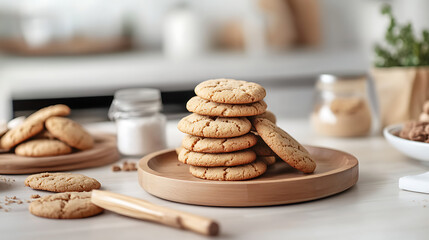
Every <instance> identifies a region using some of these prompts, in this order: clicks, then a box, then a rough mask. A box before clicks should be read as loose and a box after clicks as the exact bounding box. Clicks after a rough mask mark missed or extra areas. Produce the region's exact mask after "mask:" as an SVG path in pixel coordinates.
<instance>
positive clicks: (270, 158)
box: [258, 156, 277, 166]
mask: <svg viewBox="0 0 429 240" xmlns="http://www.w3.org/2000/svg"><path fill="white" fill-rule="evenodd" d="M258 159H259V160H261V161H263V162H264V163H265V164H267V166H271V165H273V164H274V163H276V159H277V157H276V156H263V157H259V156H258Z"/></svg>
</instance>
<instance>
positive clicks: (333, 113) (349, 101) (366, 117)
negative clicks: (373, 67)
mask: <svg viewBox="0 0 429 240" xmlns="http://www.w3.org/2000/svg"><path fill="white" fill-rule="evenodd" d="M366 89H367V78H366V77H365V76H359V77H337V76H334V75H329V74H322V75H320V76H319V79H318V80H317V83H316V96H315V103H314V109H313V112H312V114H311V123H312V126H313V128H314V130H315V131H316V132H317V133H319V134H321V135H325V136H332V137H357V136H364V135H367V134H368V133H369V132H370V131H371V110H370V107H369V102H368V94H367V90H366Z"/></svg>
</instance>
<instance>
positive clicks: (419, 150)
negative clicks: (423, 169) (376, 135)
mask: <svg viewBox="0 0 429 240" xmlns="http://www.w3.org/2000/svg"><path fill="white" fill-rule="evenodd" d="M402 127H403V124H395V125H390V126H387V127H385V128H384V130H383V135H384V137H385V138H386V139H387V141H388V142H389V143H390V144H391V145H392V146H393V147H395V148H396V149H398V150H399V151H400V152H402V153H403V154H405V155H407V156H409V157H411V158H415V159H418V160H421V161H429V143H424V142H417V141H411V140H407V139H403V138H400V137H399V136H398V134H399V132H400V131H401V129H402Z"/></svg>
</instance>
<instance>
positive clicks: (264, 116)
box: [255, 110, 277, 123]
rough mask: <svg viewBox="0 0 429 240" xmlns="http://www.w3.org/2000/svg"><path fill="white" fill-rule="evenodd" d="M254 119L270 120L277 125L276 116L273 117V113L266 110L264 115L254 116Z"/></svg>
mask: <svg viewBox="0 0 429 240" xmlns="http://www.w3.org/2000/svg"><path fill="white" fill-rule="evenodd" d="M255 117H260V118H266V119H268V120H270V121H271V122H273V123H277V117H276V115H274V113H273V112H271V111H268V110H267V111H265V112H264V113H262V114H260V115H257V116H255Z"/></svg>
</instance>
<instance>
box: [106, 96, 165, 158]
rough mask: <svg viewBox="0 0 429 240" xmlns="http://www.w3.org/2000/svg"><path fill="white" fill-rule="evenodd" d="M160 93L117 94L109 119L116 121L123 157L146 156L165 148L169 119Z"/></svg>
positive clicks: (118, 141) (118, 142)
mask: <svg viewBox="0 0 429 240" xmlns="http://www.w3.org/2000/svg"><path fill="white" fill-rule="evenodd" d="M161 110H162V101H161V93H160V91H159V90H158V89H150V88H134V89H123V90H119V91H116V92H115V96H114V99H113V102H112V105H111V106H110V109H109V118H110V119H111V120H115V122H116V129H117V145H118V150H119V152H120V153H121V154H122V155H126V156H143V155H146V154H148V153H151V152H154V151H158V150H161V149H164V148H166V137H165V126H166V117H165V115H164V114H162V113H161V112H160V111H161Z"/></svg>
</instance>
